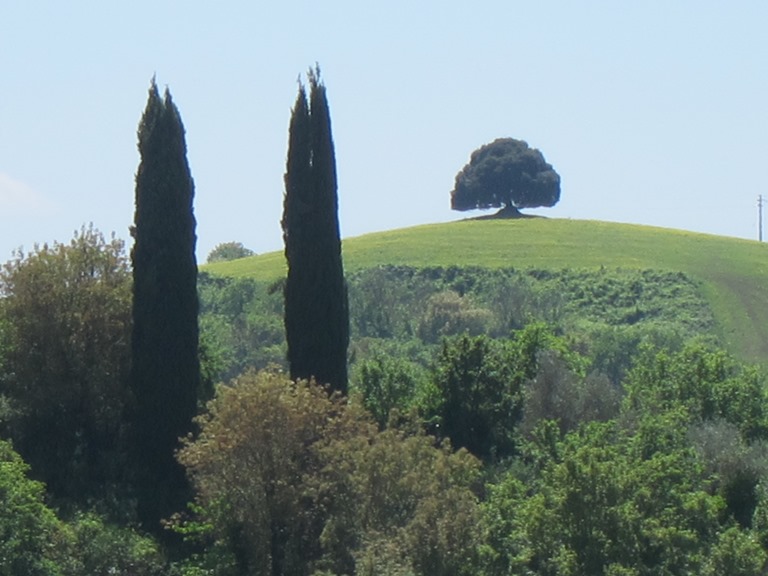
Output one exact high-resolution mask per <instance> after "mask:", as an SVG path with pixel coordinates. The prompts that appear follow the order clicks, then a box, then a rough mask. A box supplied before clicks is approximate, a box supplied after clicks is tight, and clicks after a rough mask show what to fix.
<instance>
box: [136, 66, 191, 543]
mask: <svg viewBox="0 0 768 576" xmlns="http://www.w3.org/2000/svg"><path fill="white" fill-rule="evenodd" d="M138 137H139V152H140V155H141V163H140V164H139V168H138V171H137V173H136V214H135V221H134V229H133V235H134V246H133V250H132V252H131V259H132V262H133V334H132V341H131V350H132V365H131V386H132V392H133V399H134V411H133V418H132V421H133V439H134V448H135V455H136V485H137V496H138V505H139V517H140V519H141V521H142V522H143V524H144V525H145V527H147V528H148V529H151V530H158V529H159V528H160V524H159V521H160V519H161V518H165V517H167V516H168V515H170V514H171V513H173V512H175V511H178V510H181V509H182V508H183V506H184V504H185V502H186V501H187V499H188V497H189V491H188V486H187V482H186V478H185V475H184V470H183V469H182V467H181V466H180V465H179V464H178V463H177V462H176V460H175V458H174V450H175V449H176V448H177V447H178V438H179V437H181V436H184V435H186V434H187V433H188V432H189V431H190V430H191V425H192V418H193V417H194V415H195V412H196V410H197V396H198V389H199V386H200V362H199V356H198V341H199V330H198V320H197V316H198V307H199V304H198V299H197V261H196V258H195V243H196V236H195V217H194V213H193V197H194V183H193V181H192V176H191V175H190V171H189V165H188V163H187V148H186V143H185V139H184V126H183V124H182V121H181V116H180V115H179V111H178V109H177V108H176V105H175V104H174V103H173V101H172V99H171V95H170V93H169V92H168V90H167V89H166V91H165V95H164V97H163V98H161V97H160V94H159V92H158V89H157V85H156V83H155V80H154V79H153V80H152V85H151V86H150V89H149V100H148V101H147V107H146V110H145V111H144V115H143V117H142V119H141V123H140V124H139V131H138Z"/></svg>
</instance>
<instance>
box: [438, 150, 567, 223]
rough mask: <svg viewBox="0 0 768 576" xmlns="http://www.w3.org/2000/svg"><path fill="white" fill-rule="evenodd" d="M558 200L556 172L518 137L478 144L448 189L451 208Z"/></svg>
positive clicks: (515, 207)
mask: <svg viewBox="0 0 768 576" xmlns="http://www.w3.org/2000/svg"><path fill="white" fill-rule="evenodd" d="M558 200H560V176H558V174H557V172H555V170H554V169H553V168H552V166H551V165H550V164H547V162H546V160H544V156H543V155H542V154H541V152H539V151H538V150H536V149H535V148H529V147H528V144H527V143H525V142H524V141H522V140H515V139H514V138H499V139H497V140H494V141H493V142H491V143H490V144H486V145H484V146H481V147H480V148H478V149H477V150H475V151H474V152H472V156H471V157H470V160H469V164H467V165H466V166H464V168H463V169H462V170H461V172H459V173H458V174H457V175H456V184H455V185H454V188H453V190H452V191H451V208H452V209H453V210H474V209H478V208H480V209H486V208H502V210H501V212H500V214H502V213H503V214H506V215H510V216H513V215H519V209H520V208H536V207H538V206H547V207H551V206H554V205H555V204H557V202H558Z"/></svg>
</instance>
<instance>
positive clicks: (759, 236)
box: [757, 194, 763, 242]
mask: <svg viewBox="0 0 768 576" xmlns="http://www.w3.org/2000/svg"><path fill="white" fill-rule="evenodd" d="M757 239H758V240H759V241H760V242H762V241H763V195H762V194H760V195H759V196H758V197H757Z"/></svg>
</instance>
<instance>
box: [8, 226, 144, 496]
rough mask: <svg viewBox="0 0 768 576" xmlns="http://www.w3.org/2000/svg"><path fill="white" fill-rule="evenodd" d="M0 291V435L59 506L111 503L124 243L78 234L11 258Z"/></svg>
mask: <svg viewBox="0 0 768 576" xmlns="http://www.w3.org/2000/svg"><path fill="white" fill-rule="evenodd" d="M0 294H1V295H2V297H1V298H0V303H1V304H0V307H1V308H2V311H1V312H0V396H2V397H4V400H5V402H3V403H2V404H4V405H5V406H6V410H4V412H5V414H2V415H0V424H2V431H3V435H8V436H10V437H11V438H13V440H14V445H15V447H16V449H17V450H19V452H20V453H21V454H22V455H23V457H24V459H25V460H26V461H27V462H28V463H29V464H30V465H31V466H32V469H33V475H34V476H35V477H36V478H38V479H41V480H43V481H45V482H46V484H47V486H48V490H49V492H50V493H51V494H52V495H54V496H56V497H57V499H58V501H59V503H62V504H63V503H64V501H66V502H67V503H72V502H78V503H85V502H88V501H91V500H92V499H94V498H96V499H103V498H106V497H108V496H113V495H114V494H113V493H114V491H115V490H116V489H117V488H118V487H119V486H120V485H124V483H123V482H122V481H123V480H124V478H123V475H124V472H123V469H124V468H125V462H124V460H123V453H122V449H123V446H122V444H121V439H122V435H123V428H124V414H123V413H124V409H125V405H126V400H127V378H128V370H129V369H128V366H129V360H130V347H129V344H128V342H129V338H130V314H131V312H130V306H131V305H130V271H129V268H128V262H127V258H126V255H125V253H124V249H123V243H122V242H121V241H120V240H117V239H115V238H114V237H113V238H112V239H111V240H109V241H107V240H105V238H104V237H103V235H102V234H101V233H100V232H99V231H98V230H95V229H94V228H93V227H88V228H85V227H84V228H83V229H82V230H81V231H80V232H78V233H76V234H75V237H74V238H73V240H72V241H71V242H70V243H69V244H59V243H54V244H53V245H52V246H48V245H45V246H42V247H39V246H38V247H35V249H34V250H33V251H32V252H31V253H29V254H23V253H21V252H19V253H17V254H16V256H15V258H14V259H13V260H11V261H10V262H8V263H7V264H5V266H4V267H3V268H2V271H0ZM0 412H3V410H2V409H0Z"/></svg>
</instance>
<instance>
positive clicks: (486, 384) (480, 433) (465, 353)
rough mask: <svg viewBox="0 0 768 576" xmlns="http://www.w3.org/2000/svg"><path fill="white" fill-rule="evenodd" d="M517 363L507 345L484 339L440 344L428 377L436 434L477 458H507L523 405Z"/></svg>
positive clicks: (465, 339)
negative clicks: (432, 372) (430, 378)
mask: <svg viewBox="0 0 768 576" xmlns="http://www.w3.org/2000/svg"><path fill="white" fill-rule="evenodd" d="M519 360H520V359H519V357H518V355H517V354H516V351H515V350H514V349H513V348H512V347H511V346H510V345H509V344H507V343H505V342H501V341H496V340H491V339H490V338H487V337H485V336H477V337H470V336H466V335H464V336H459V337H457V338H454V339H449V340H445V341H444V342H443V345H442V349H441V351H440V354H439V356H438V358H437V364H436V370H435V375H434V385H435V388H436V389H437V400H436V402H437V404H436V406H434V408H433V411H434V412H433V413H434V416H435V417H436V418H437V422H438V431H439V435H441V436H442V437H446V438H450V439H451V443H452V444H453V445H454V446H456V447H461V448H466V449H467V450H469V451H470V452H471V453H472V454H474V455H475V456H478V457H481V458H491V459H493V458H502V457H505V456H509V455H511V454H512V452H513V448H514V440H513V436H514V427H515V425H516V424H517V422H518V421H519V419H520V417H521V415H522V405H523V402H522V395H523V391H522V383H523V377H521V376H522V373H521V370H520V362H519Z"/></svg>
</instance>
